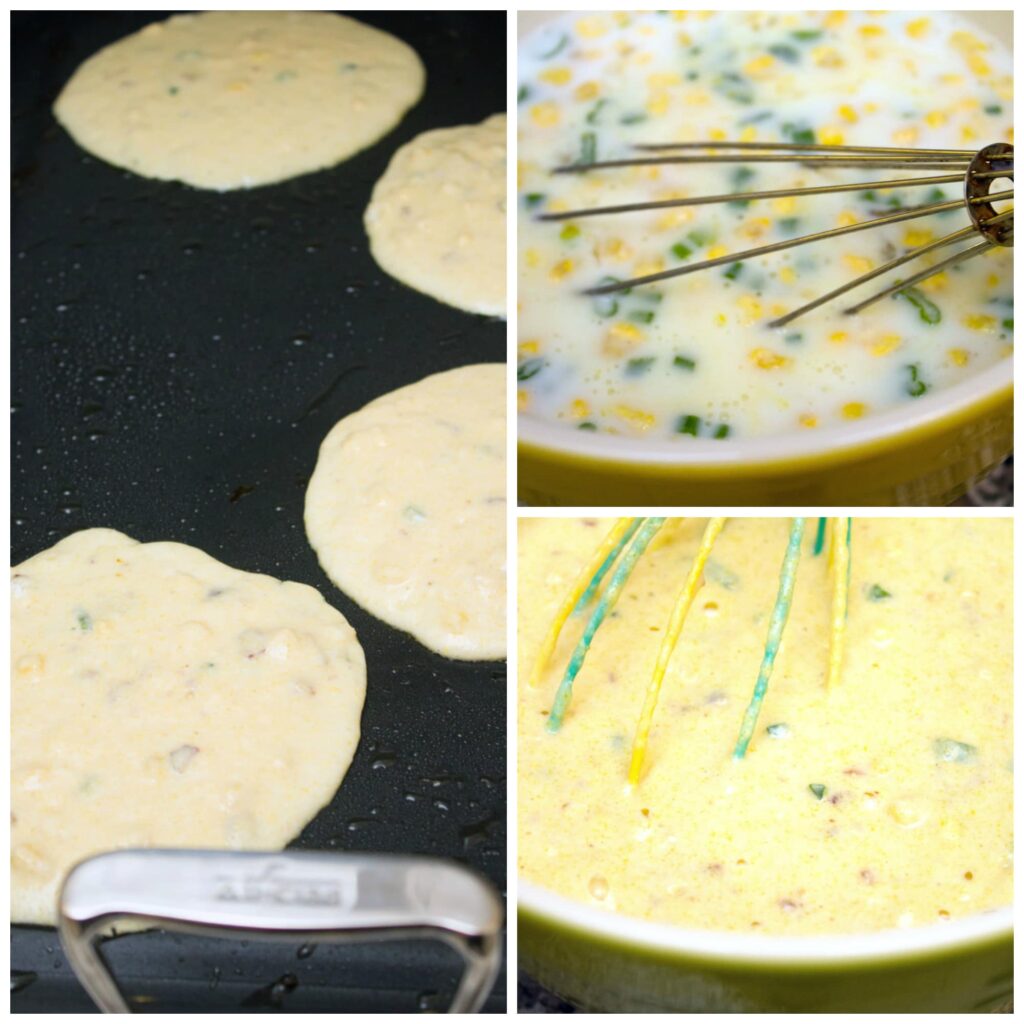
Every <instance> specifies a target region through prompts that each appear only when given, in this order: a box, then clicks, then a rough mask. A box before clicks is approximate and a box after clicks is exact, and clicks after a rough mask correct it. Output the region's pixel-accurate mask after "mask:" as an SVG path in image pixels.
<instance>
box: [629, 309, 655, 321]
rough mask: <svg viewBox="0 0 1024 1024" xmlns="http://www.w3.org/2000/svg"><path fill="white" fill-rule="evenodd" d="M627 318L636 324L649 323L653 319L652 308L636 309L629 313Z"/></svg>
mask: <svg viewBox="0 0 1024 1024" xmlns="http://www.w3.org/2000/svg"><path fill="white" fill-rule="evenodd" d="M629 319H630V320H632V321H633V322H634V323H637V324H649V323H651V321H653V320H654V310H653V309H636V310H634V311H633V312H632V313H630V314H629Z"/></svg>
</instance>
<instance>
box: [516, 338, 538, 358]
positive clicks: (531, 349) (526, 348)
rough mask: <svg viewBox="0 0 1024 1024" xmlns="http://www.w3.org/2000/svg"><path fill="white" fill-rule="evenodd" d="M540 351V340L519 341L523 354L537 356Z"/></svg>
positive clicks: (520, 350) (521, 353) (520, 352)
mask: <svg viewBox="0 0 1024 1024" xmlns="http://www.w3.org/2000/svg"><path fill="white" fill-rule="evenodd" d="M539 351H540V342H539V341H521V342H520V343H519V354H520V355H521V356H535V355H536V354H537V353H538V352H539Z"/></svg>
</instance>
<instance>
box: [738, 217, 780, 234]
mask: <svg viewBox="0 0 1024 1024" xmlns="http://www.w3.org/2000/svg"><path fill="white" fill-rule="evenodd" d="M771 226H772V222H771V221H770V220H769V219H768V218H767V217H751V219H750V220H748V221H747V222H746V223H745V224H744V225H743V227H742V228H741V229H740V230H741V231H742V232H743V234H745V235H746V236H747V238H760V237H761V236H762V235H763V234H764V233H765V232H766V231H767V230H768V229H769V228H770V227H771Z"/></svg>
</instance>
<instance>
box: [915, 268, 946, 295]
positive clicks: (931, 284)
mask: <svg viewBox="0 0 1024 1024" xmlns="http://www.w3.org/2000/svg"><path fill="white" fill-rule="evenodd" d="M948 284H949V277H947V275H946V272H945V271H941V272H940V273H938V274H932V276H931V277H926V278H925V279H924V280H923V281H921V282H919V283H918V284H917V286H916V287H918V288H920V289H921V291H923V292H941V291H945V289H946V285H948Z"/></svg>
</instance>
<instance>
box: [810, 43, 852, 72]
mask: <svg viewBox="0 0 1024 1024" xmlns="http://www.w3.org/2000/svg"><path fill="white" fill-rule="evenodd" d="M811 59H812V60H813V61H814V63H815V64H817V65H818V67H819V68H841V67H842V66H843V65H844V64H845V63H846V61H844V60H843V55H842V54H841V53H840V52H839V51H838V50H837V49H836V48H835V47H834V46H817V47H815V48H814V49H813V50H812V51H811Z"/></svg>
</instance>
